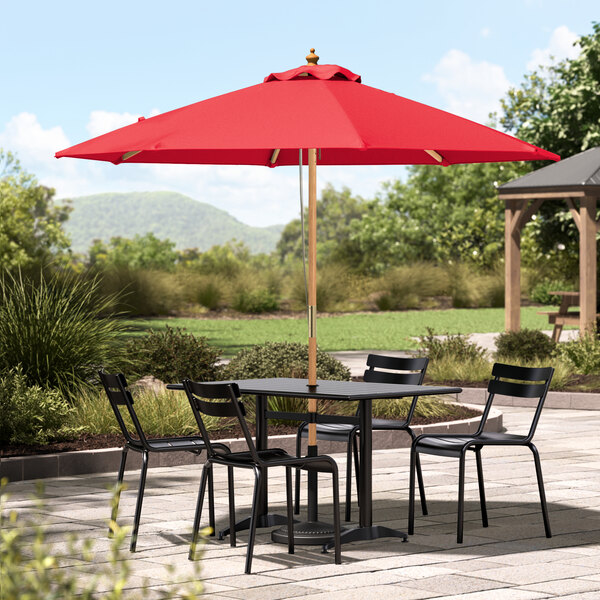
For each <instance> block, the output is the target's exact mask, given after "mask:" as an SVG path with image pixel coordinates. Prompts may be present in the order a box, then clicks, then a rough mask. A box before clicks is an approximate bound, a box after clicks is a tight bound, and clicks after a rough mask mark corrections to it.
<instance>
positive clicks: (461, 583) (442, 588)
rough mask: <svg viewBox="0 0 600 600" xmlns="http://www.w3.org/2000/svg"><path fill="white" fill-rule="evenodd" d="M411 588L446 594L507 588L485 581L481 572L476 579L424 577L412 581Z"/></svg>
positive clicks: (495, 582) (454, 575)
mask: <svg viewBox="0 0 600 600" xmlns="http://www.w3.org/2000/svg"><path fill="white" fill-rule="evenodd" d="M410 585H411V587H416V588H420V589H424V590H428V591H431V592H439V593H441V594H445V593H446V592H447V591H448V590H452V591H453V592H456V593H458V594H468V593H471V592H483V591H485V590H495V589H498V588H502V587H505V586H504V585H503V583H501V582H499V581H492V580H490V579H483V578H482V577H481V571H478V572H477V576H476V577H468V576H465V575H463V574H450V575H439V576H435V577H424V578H422V579H418V580H411V582H410ZM488 593H489V597H490V598H493V595H492V592H488Z"/></svg>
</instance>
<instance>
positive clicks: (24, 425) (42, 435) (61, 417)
mask: <svg viewBox="0 0 600 600" xmlns="http://www.w3.org/2000/svg"><path fill="white" fill-rule="evenodd" d="M70 412H71V407H70V406H69V404H68V403H67V401H66V400H65V398H64V397H63V395H62V394H61V393H60V392H59V391H58V390H52V389H44V388H42V387H40V386H39V385H28V384H27V379H26V378H25V375H23V372H22V370H21V369H20V368H16V369H11V370H10V371H9V372H8V373H6V374H5V375H4V376H3V377H1V378H0V414H1V415H2V418H1V419H0V442H1V443H6V444H46V443H48V442H49V441H53V440H56V439H64V438H66V437H70V434H71V433H73V430H69V429H67V428H65V425H66V423H67V420H68V418H69V415H70Z"/></svg>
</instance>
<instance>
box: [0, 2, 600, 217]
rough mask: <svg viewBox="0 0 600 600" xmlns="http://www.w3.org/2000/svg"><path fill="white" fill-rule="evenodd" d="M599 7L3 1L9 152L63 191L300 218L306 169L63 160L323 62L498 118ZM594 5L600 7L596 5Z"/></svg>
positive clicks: (0, 20)
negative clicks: (146, 122)
mask: <svg viewBox="0 0 600 600" xmlns="http://www.w3.org/2000/svg"><path fill="white" fill-rule="evenodd" d="M597 8H598V3H597V0H594V1H591V0H590V1H588V0H575V1H573V2H564V0H563V1H558V0H556V1H554V0H553V1H549V0H520V1H517V0H507V1H504V2H501V3H500V2H481V0H479V1H472V0H455V1H454V2H441V1H438V0H430V1H429V2H404V1H396V2H393V1H388V2H383V1H376V0H371V1H370V2H368V3H366V2H364V1H361V2H358V1H345V2H333V1H329V2H328V1H322V2H285V1H283V2H278V3H275V2H263V1H260V0H256V1H253V2H241V1H229V2H227V1H224V2H221V3H216V2H214V1H212V2H205V1H202V0H197V1H191V0H185V1H184V0H171V1H170V2H165V1H161V2H156V1H154V0H146V1H145V2H138V1H136V0H130V1H128V2H123V1H122V0H121V1H120V2H116V1H113V0H103V1H102V2H82V1H81V0H79V1H78V2H71V1H63V0H55V1H54V2H47V1H45V0H44V1H42V0H38V1H35V0H23V1H22V2H13V1H9V0H0V51H1V52H2V56H3V61H2V62H3V65H2V76H1V81H2V88H1V89H2V91H1V93H0V147H3V148H4V149H5V150H12V151H14V152H16V153H17V155H18V157H19V158H20V160H21V162H22V164H23V165H24V167H25V168H26V169H27V170H29V171H30V172H32V173H34V174H36V175H37V177H38V178H39V180H40V181H41V182H42V183H44V184H47V185H51V186H53V187H55V188H56V191H57V197H59V198H64V197H70V196H79V195H86V194H92V193H99V192H104V191H134V190H135V191H144V190H165V189H166V190H174V191H179V192H182V193H184V194H187V195H189V196H192V197H193V198H195V199H197V200H201V201H204V202H209V203H211V204H214V205H215V206H218V207H220V208H223V209H224V210H227V211H228V212H230V213H231V214H233V215H234V216H236V217H237V218H238V219H240V220H241V221H243V222H245V223H249V224H252V225H271V224H274V223H285V222H287V221H289V220H290V219H293V218H295V217H296V216H297V213H298V208H297V206H298V201H297V197H298V192H297V188H298V174H297V169H293V168H280V169H266V168H262V167H246V166H242V167H233V166H231V167H212V166H182V165H121V166H118V167H116V166H114V165H111V164H104V163H96V162H92V161H80V160H74V159H61V160H60V161H58V160H56V159H54V158H53V155H54V152H55V151H57V150H60V149H62V148H64V147H67V146H70V145H72V144H75V143H78V142H81V141H83V140H85V139H88V138H90V137H92V136H94V135H99V134H100V133H104V132H105V131H109V130H111V129H114V128H116V127H120V126H122V125H125V124H128V123H130V122H133V121H135V120H136V119H137V116H139V115H145V116H151V115H153V114H156V113H158V112H164V111H166V110H170V109H173V108H177V107H179V106H184V105H186V104H190V103H192V102H197V101H199V100H203V99H205V98H209V97H211V96H215V95H217V94H221V93H226V92H229V91H232V90H234V89H238V88H241V87H245V86H249V85H253V84H255V83H259V82H261V81H262V80H263V78H264V77H265V76H266V75H268V74H269V73H271V72H276V71H284V70H287V69H290V68H293V67H296V66H300V65H301V64H305V60H304V57H305V55H306V54H307V52H308V50H309V48H310V47H315V48H316V52H317V54H319V56H320V57H321V60H320V62H321V64H324V63H333V64H338V65H341V66H344V67H346V68H348V69H350V70H351V71H353V72H355V73H359V74H360V75H362V78H363V82H364V83H366V84H368V85H371V86H374V87H379V88H381V89H384V90H386V91H389V92H393V93H396V94H398V95H401V96H405V97H407V98H411V99H413V100H417V101H419V102H425V103H427V104H430V105H432V106H435V107H437V108H442V109H445V110H450V111H451V112H455V113H457V114H460V115H462V116H465V117H467V118H470V119H473V120H476V121H479V122H485V121H486V119H487V115H488V113H489V112H490V111H492V110H495V109H497V108H498V106H499V103H498V101H499V99H500V98H501V97H502V96H504V94H505V93H506V90H507V89H508V88H509V87H510V86H516V85H519V84H520V83H521V81H522V80H523V76H524V74H525V73H527V72H528V71H529V70H531V69H532V68H534V67H535V66H536V65H538V64H540V63H544V64H547V63H548V62H549V60H550V55H554V56H555V57H557V58H565V57H569V56H571V57H572V56H574V53H576V52H577V48H573V46H572V43H573V41H574V40H575V39H576V38H577V37H579V36H580V35H585V34H588V33H590V32H591V23H592V20H598V19H599V18H600V15H599V12H598V10H597ZM594 9H595V10H594ZM403 174H404V171H403V169H402V167H322V168H321V169H320V170H319V185H320V186H322V185H324V184H325V183H327V182H330V183H332V184H333V185H335V186H336V187H338V188H339V187H341V186H343V185H347V186H348V187H350V188H351V189H352V191H353V192H355V193H358V194H361V195H363V196H364V197H372V196H373V195H374V194H375V193H376V192H377V190H378V189H379V187H380V184H381V181H385V180H387V179H391V178H394V177H402V176H403Z"/></svg>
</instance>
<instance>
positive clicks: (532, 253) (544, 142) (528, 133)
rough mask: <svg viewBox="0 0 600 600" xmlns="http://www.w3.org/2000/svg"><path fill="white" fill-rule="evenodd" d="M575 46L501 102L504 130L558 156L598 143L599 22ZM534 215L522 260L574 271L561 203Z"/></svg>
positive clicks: (574, 234)
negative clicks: (568, 55)
mask: <svg viewBox="0 0 600 600" xmlns="http://www.w3.org/2000/svg"><path fill="white" fill-rule="evenodd" d="M576 45H578V46H579V47H580V48H581V52H580V54H579V55H578V56H577V57H576V58H573V59H566V60H563V61H560V62H558V63H556V64H554V65H551V66H549V67H546V68H542V67H540V69H539V70H538V71H534V72H533V73H530V74H528V75H526V76H525V80H524V81H523V83H522V84H521V86H520V87H518V88H513V89H511V90H509V92H508V94H507V96H506V98H505V99H503V100H502V109H503V115H502V117H501V118H500V122H501V124H502V125H503V126H504V128H505V129H506V130H508V131H511V132H512V133H514V134H515V135H516V136H517V137H520V138H522V139H524V140H525V141H527V142H531V143H533V144H536V145H538V146H541V147H543V148H545V149H547V150H551V151H552V152H556V153H557V154H559V155H560V156H561V157H562V158H568V157H569V156H573V155H574V154H577V153H578V152H582V151H584V150H587V149H588V148H592V147H595V146H598V145H600V94H599V93H598V90H600V23H593V31H592V33H591V34H590V35H584V36H582V37H581V38H579V40H577V42H576ZM537 217H538V218H537V219H536V220H535V221H534V223H533V224H532V225H531V227H530V239H529V240H528V241H526V240H524V250H525V249H527V252H525V251H524V259H525V261H526V262H529V263H532V264H535V265H536V266H539V264H540V261H543V262H544V261H545V262H546V263H547V264H548V265H555V268H556V269H557V270H558V271H560V272H561V273H568V272H570V271H573V270H575V272H576V271H577V260H578V255H579V250H578V240H579V233H578V231H577V228H576V226H575V224H574V223H573V219H572V218H571V217H570V215H569V211H568V210H567V208H566V206H565V205H564V203H563V202H561V203H557V202H551V201H546V202H545V203H544V204H543V205H542V207H541V209H540V211H539V213H538V216H537Z"/></svg>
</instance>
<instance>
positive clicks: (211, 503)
mask: <svg viewBox="0 0 600 600" xmlns="http://www.w3.org/2000/svg"><path fill="white" fill-rule="evenodd" d="M208 519H209V521H208V524H209V525H210V536H211V537H213V536H214V535H215V530H216V528H217V526H216V524H215V487H214V484H213V465H212V463H210V468H209V470H208Z"/></svg>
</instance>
